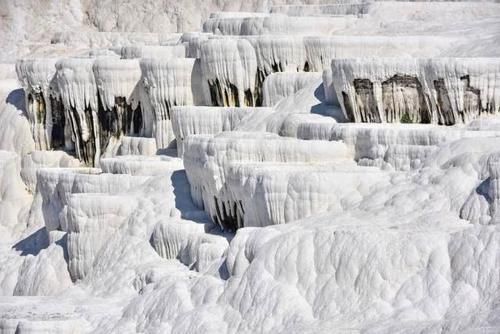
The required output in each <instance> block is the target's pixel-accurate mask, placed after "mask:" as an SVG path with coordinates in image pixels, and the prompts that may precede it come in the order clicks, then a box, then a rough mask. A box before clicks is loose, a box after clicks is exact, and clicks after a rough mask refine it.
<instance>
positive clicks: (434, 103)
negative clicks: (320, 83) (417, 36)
mask: <svg viewBox="0 0 500 334" xmlns="http://www.w3.org/2000/svg"><path fill="white" fill-rule="evenodd" d="M498 73H500V62H499V60H498V59H497V58H480V59H479V58H478V59H476V60H473V59H472V58H430V59H412V58H408V59H397V60H396V59H394V58H377V59H376V58H373V59H369V58H363V59H339V60H337V59H334V60H333V62H332V77H333V87H332V88H333V89H334V90H335V91H336V93H337V97H338V100H339V101H341V106H342V108H343V110H344V113H345V115H346V117H347V118H348V119H349V120H351V121H356V122H369V123H380V122H388V123H435V124H440V125H453V124H457V123H466V122H468V121H470V120H473V119H475V118H476V117H478V116H479V115H481V114H491V113H496V112H498V111H499V110H500V109H499V108H500V106H499V102H498V101H499V100H500V96H499V94H498V80H496V79H495V78H496V77H497V76H498Z"/></svg>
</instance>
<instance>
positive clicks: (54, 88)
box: [16, 58, 71, 150]
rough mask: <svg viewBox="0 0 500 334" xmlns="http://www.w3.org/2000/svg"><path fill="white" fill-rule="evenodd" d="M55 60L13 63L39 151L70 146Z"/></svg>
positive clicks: (24, 60)
mask: <svg viewBox="0 0 500 334" xmlns="http://www.w3.org/2000/svg"><path fill="white" fill-rule="evenodd" d="M56 62H57V58H39V59H22V60H19V61H18V62H17V64H16V70H17V74H18V77H19V78H20V81H21V83H22V84H23V88H24V89H25V97H26V113H27V115H28V119H29V121H30V125H31V132H32V134H33V139H34V140H35V145H36V148H37V149H38V150H51V149H56V150H57V149H64V148H65V146H68V147H71V142H70V138H67V133H66V131H67V126H68V125H67V124H66V122H67V120H66V118H67V115H66V113H65V110H64V107H63V105H62V102H61V98H60V96H59V89H58V83H57V80H56V67H55V64H56Z"/></svg>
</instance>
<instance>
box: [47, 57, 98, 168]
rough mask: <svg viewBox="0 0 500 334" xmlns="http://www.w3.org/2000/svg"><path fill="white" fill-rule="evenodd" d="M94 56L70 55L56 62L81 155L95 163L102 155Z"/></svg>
mask: <svg viewBox="0 0 500 334" xmlns="http://www.w3.org/2000/svg"><path fill="white" fill-rule="evenodd" d="M93 64H94V59H91V58H69V59H62V60H60V61H58V62H57V64H56V68H57V83H58V86H59V92H60V94H61V99H62V102H63V104H64V108H65V110H66V113H67V115H68V116H69V120H70V124H71V129H72V137H73V139H74V142H75V148H76V154H77V156H78V158H79V159H80V160H82V161H84V162H85V163H86V164H88V165H91V166H92V165H94V164H95V163H97V161H98V160H99V157H100V155H101V149H100V138H99V132H100V129H99V119H98V115H97V111H98V103H97V85H96V82H95V78H94V72H93V70H92V66H93Z"/></svg>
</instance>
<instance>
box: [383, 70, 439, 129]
mask: <svg viewBox="0 0 500 334" xmlns="http://www.w3.org/2000/svg"><path fill="white" fill-rule="evenodd" d="M382 103H383V105H384V112H385V119H386V121H387V122H389V123H397V122H401V123H405V121H406V123H430V122H431V115H430V113H429V111H428V108H427V101H426V100H425V96H424V94H423V90H422V84H421V83H420V81H419V80H418V79H417V78H415V77H412V76H408V75H398V74H396V75H395V76H393V77H392V78H390V79H388V80H386V81H384V82H382Z"/></svg>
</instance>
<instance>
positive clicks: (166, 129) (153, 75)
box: [141, 58, 207, 149]
mask: <svg viewBox="0 0 500 334" xmlns="http://www.w3.org/2000/svg"><path fill="white" fill-rule="evenodd" d="M141 70H142V76H143V84H144V87H145V90H146V93H147V96H148V97H149V100H150V103H151V109H152V115H153V117H152V119H151V121H152V122H153V133H154V137H155V138H156V143H157V146H158V148H159V149H161V148H167V147H168V146H169V145H170V144H171V142H172V140H173V139H174V138H175V137H174V133H173V131H172V125H171V122H170V118H171V115H170V113H171V108H172V107H173V106H189V105H193V104H194V103H195V101H197V102H199V101H198V100H199V99H201V100H203V99H204V96H206V95H207V93H206V88H205V89H204V87H203V86H200V82H201V78H200V75H201V74H200V73H201V72H200V69H199V62H198V61H197V60H195V59H193V58H173V59H142V60H141ZM201 103H202V102H201Z"/></svg>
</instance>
